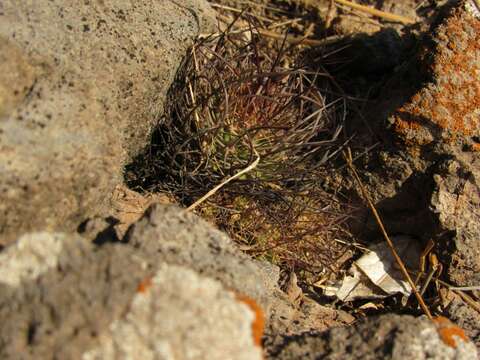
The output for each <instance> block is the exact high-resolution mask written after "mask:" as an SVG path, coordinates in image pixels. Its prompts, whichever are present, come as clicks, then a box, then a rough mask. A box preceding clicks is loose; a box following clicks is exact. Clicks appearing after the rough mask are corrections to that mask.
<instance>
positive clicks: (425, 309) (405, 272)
mask: <svg viewBox="0 0 480 360" xmlns="http://www.w3.org/2000/svg"><path fill="white" fill-rule="evenodd" d="M344 157H345V161H346V162H347V164H348V167H349V168H350V170H351V172H352V174H353V177H354V178H355V181H356V182H357V184H358V186H359V187H360V191H361V192H362V195H363V197H364V199H365V200H366V201H367V203H368V206H369V208H370V210H371V211H372V214H373V216H374V217H375V221H376V222H377V224H378V226H379V228H380V231H381V232H382V235H383V237H384V239H385V241H386V242H387V244H388V247H389V248H390V250H391V251H392V254H393V257H394V258H395V261H396V262H397V264H398V266H399V268H400V270H401V272H402V274H403V275H404V276H405V279H406V280H407V281H408V283H409V284H410V287H411V288H412V291H413V293H414V294H415V297H416V298H417V300H418V303H419V304H420V307H421V308H422V310H423V312H424V313H425V315H427V317H428V318H429V319H433V317H432V314H431V313H430V310H429V309H428V307H427V305H426V304H425V301H424V300H423V298H422V295H421V294H420V293H419V292H418V290H417V287H416V286H415V283H414V282H413V280H412V278H411V277H410V274H409V273H408V270H407V268H406V267H405V264H404V263H403V261H402V259H401V258H400V256H399V255H398V253H397V250H396V249H395V246H394V244H393V242H392V240H391V239H390V237H389V236H388V233H387V230H386V229H385V226H384V224H383V221H382V219H381V217H380V214H379V213H378V211H377V209H376V208H375V205H374V204H373V202H372V200H371V199H370V196H369V194H368V192H367V189H365V186H364V185H363V182H362V180H361V179H360V176H359V175H358V173H357V170H356V168H355V165H354V164H353V159H352V152H351V150H350V148H348V149H347V152H346V153H344Z"/></svg>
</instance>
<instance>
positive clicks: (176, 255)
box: [123, 204, 345, 347]
mask: <svg viewBox="0 0 480 360" xmlns="http://www.w3.org/2000/svg"><path fill="white" fill-rule="evenodd" d="M123 241H125V242H127V243H128V244H129V245H131V246H133V247H134V248H137V249H138V250H140V251H142V252H144V253H146V254H155V259H156V261H157V262H162V263H167V264H172V265H178V266H184V267H187V268H189V269H193V270H195V271H196V272H198V273H200V274H202V275H206V276H209V277H212V278H214V279H216V280H219V281H220V282H221V283H222V284H223V285H224V286H225V287H226V288H227V289H232V290H234V291H235V292H237V293H240V294H242V295H247V296H248V297H250V298H252V299H253V300H254V301H255V302H256V303H257V304H258V305H259V306H260V307H261V309H262V311H263V312H264V314H265V318H266V319H265V321H266V329H265V337H264V340H265V342H266V343H267V345H266V346H267V347H269V346H270V345H268V344H270V343H273V342H274V341H275V340H274V338H276V336H277V335H278V334H298V333H301V332H304V331H309V330H312V329H325V328H326V327H327V326H331V325H332V324H344V323H345V321H343V320H340V319H339V312H337V311H336V310H333V309H330V308H326V307H324V306H321V305H319V304H318V303H316V302H314V301H313V300H311V299H308V298H304V299H303V300H302V301H301V302H300V303H298V304H297V303H296V300H297V299H292V300H290V299H288V297H287V295H286V294H285V293H284V292H282V291H281V290H280V288H279V286H278V279H279V274H278V268H276V267H274V266H273V265H271V264H265V263H261V262H258V261H255V260H252V259H251V258H249V257H248V256H247V255H245V254H243V253H242V252H240V251H239V250H238V249H237V248H236V247H235V246H234V244H233V243H232V241H231V240H230V239H229V238H228V237H227V236H226V235H225V234H224V233H222V232H220V231H219V230H216V229H214V228H213V227H212V226H210V225H209V224H207V223H206V222H205V221H204V220H202V219H200V218H199V217H197V216H196V215H194V214H192V213H189V212H187V211H185V210H180V209H179V208H178V207H176V206H171V205H170V206H166V205H161V204H154V205H152V206H151V207H150V208H149V209H148V210H147V212H146V213H145V215H144V217H143V218H142V219H141V220H140V221H139V222H137V223H136V224H134V225H133V226H132V227H131V228H130V230H129V232H128V233H127V235H126V236H125V238H124V240H123Z"/></svg>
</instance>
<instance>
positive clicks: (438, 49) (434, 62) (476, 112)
mask: <svg viewBox="0 0 480 360" xmlns="http://www.w3.org/2000/svg"><path fill="white" fill-rule="evenodd" d="M473 6H474V5H473V2H472V1H470V0H465V1H459V2H458V4H457V5H456V6H455V7H453V8H452V10H451V11H450V13H449V14H448V16H447V17H446V19H445V20H444V21H443V22H442V23H441V24H440V25H439V26H438V27H437V28H436V30H435V32H434V35H433V37H432V38H431V40H430V42H429V44H430V45H429V46H426V48H425V49H424V50H423V52H424V54H425V55H424V57H423V59H424V66H426V68H427V70H428V74H429V77H430V81H429V82H427V83H426V84H425V85H424V86H423V87H422V88H421V89H420V90H419V91H418V92H417V93H416V94H415V95H413V97H412V98H411V99H410V100H409V101H407V102H406V103H405V104H404V105H403V106H401V107H400V108H399V109H398V110H397V111H396V112H395V114H394V115H393V116H392V117H391V119H390V120H391V123H392V130H393V131H394V134H395V136H396V137H397V139H398V141H399V143H401V144H402V146H403V149H402V150H401V152H400V154H397V156H398V155H399V156H400V157H402V158H403V159H405V160H406V161H407V162H408V163H409V165H410V167H411V168H412V169H413V176H416V177H417V179H422V178H423V180H422V181H423V182H424V184H425V185H426V186H427V187H429V188H430V189H431V190H430V189H429V191H425V188H423V189H422V186H418V188H417V191H422V192H423V194H424V196H425V203H424V205H426V206H428V210H429V213H430V219H425V216H423V219H425V220H426V222H430V223H431V233H430V236H432V233H433V238H434V239H436V240H437V243H438V246H437V250H438V251H439V252H440V253H441V255H442V260H444V264H445V265H446V266H447V271H448V275H449V278H450V281H452V282H454V283H455V284H458V285H462V286H466V285H474V284H478V282H479V281H480V239H479V238H478V235H477V234H478V233H479V231H480V222H479V221H478V220H479V218H478V213H479V211H480V178H479V176H480V153H479V149H480V122H479V121H478V119H479V116H480V82H479V79H480V15H479V14H478V12H475V11H473ZM427 227H428V226H427Z"/></svg>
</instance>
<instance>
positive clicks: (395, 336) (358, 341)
mask: <svg viewBox="0 0 480 360" xmlns="http://www.w3.org/2000/svg"><path fill="white" fill-rule="evenodd" d="M455 341H456V345H455V346H450V345H449V344H447V343H445V342H444V340H443V339H442V337H441V335H440V334H439V332H438V329H437V328H436V326H435V325H434V323H433V322H432V321H430V320H428V319H426V318H424V319H420V318H414V317H412V316H409V315H404V316H400V315H383V316H380V317H376V318H367V319H366V320H365V321H362V322H360V323H357V324H355V325H354V326H350V327H343V328H333V329H330V330H328V331H326V332H323V333H313V332H310V333H304V334H302V335H299V336H294V337H288V338H285V339H284V343H283V344H282V345H281V346H280V347H279V349H277V352H276V354H275V355H274V357H273V358H275V359H280V360H287V359H305V360H309V359H311V360H317V359H332V360H333V359H346V360H348V359H392V360H400V359H419V360H420V359H438V360H448V359H456V360H467V359H469V360H474V359H477V358H478V357H477V355H476V349H475V346H474V345H473V344H472V343H471V342H469V341H463V340H461V339H459V338H455Z"/></svg>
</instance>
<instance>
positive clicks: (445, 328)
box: [433, 316, 469, 348]
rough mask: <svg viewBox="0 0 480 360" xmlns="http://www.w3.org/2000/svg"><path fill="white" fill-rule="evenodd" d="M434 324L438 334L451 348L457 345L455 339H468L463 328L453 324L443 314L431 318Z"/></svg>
mask: <svg viewBox="0 0 480 360" xmlns="http://www.w3.org/2000/svg"><path fill="white" fill-rule="evenodd" d="M433 322H434V324H435V326H436V327H437V331H438V334H439V335H440V338H441V339H442V341H443V342H444V343H445V344H447V345H448V346H450V347H452V348H456V347H457V340H458V339H460V340H462V341H468V340H469V339H468V337H467V335H465V332H464V331H463V329H461V328H459V327H458V326H456V325H455V324H453V323H452V322H451V321H450V320H448V319H447V318H445V317H443V316H438V317H436V318H434V319H433Z"/></svg>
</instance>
